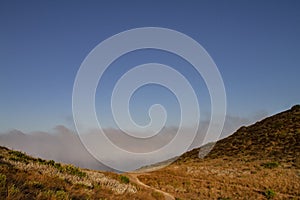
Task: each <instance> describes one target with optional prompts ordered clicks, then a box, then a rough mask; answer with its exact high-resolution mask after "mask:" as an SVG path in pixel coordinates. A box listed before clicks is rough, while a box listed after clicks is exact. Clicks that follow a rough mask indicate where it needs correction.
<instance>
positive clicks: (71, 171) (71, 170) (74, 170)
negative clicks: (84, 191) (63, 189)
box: [63, 165, 86, 178]
mask: <svg viewBox="0 0 300 200" xmlns="http://www.w3.org/2000/svg"><path fill="white" fill-rule="evenodd" d="M63 171H65V172H67V173H68V174H71V175H75V176H78V177H80V178H81V177H85V176H86V173H85V172H82V171H80V169H79V168H78V167H74V166H73V165H66V166H65V167H64V168H63Z"/></svg>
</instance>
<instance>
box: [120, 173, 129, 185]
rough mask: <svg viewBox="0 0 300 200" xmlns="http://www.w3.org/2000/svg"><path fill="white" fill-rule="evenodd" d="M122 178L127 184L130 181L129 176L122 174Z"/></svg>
mask: <svg viewBox="0 0 300 200" xmlns="http://www.w3.org/2000/svg"><path fill="white" fill-rule="evenodd" d="M120 180H121V182H122V183H126V184H128V183H129V178H128V177H127V176H123V175H121V176H120Z"/></svg>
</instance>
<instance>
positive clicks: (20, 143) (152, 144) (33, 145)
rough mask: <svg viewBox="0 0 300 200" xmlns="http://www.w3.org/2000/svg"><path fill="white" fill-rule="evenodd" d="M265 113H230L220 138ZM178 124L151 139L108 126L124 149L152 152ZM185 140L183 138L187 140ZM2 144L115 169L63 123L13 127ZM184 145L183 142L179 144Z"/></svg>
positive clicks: (3, 136) (201, 133)
mask: <svg viewBox="0 0 300 200" xmlns="http://www.w3.org/2000/svg"><path fill="white" fill-rule="evenodd" d="M262 117H265V114H264V116H255V118H253V119H245V118H239V117H233V116H227V117H226V121H225V125H224V129H223V132H222V134H221V136H220V138H224V137H226V136H228V135H230V134H231V133H233V132H234V131H235V130H237V129H238V128H239V127H240V126H243V125H248V124H250V123H253V122H255V121H256V120H258V119H261V118H262ZM207 127H208V122H202V123H201V124H200V127H199V130H198V134H197V137H196V138H195V140H194V142H193V144H192V145H191V146H190V148H189V149H193V148H196V147H199V146H200V145H201V144H202V142H203V140H204V136H205V133H206V130H207ZM176 132H177V128H176V127H167V128H163V130H162V131H161V133H160V134H159V135H157V136H155V137H153V138H151V139H150V140H148V141H143V140H141V139H132V138H131V137H129V136H128V135H126V134H124V133H123V132H121V131H120V130H117V129H105V133H106V135H107V136H108V137H109V139H110V140H111V141H112V142H113V143H114V144H116V145H117V146H119V147H120V148H122V149H126V150H128V151H131V152H139V153H141V152H144V153H145V152H148V151H153V150H155V149H158V148H160V147H163V146H164V145H165V144H167V143H168V142H170V141H171V140H172V138H173V137H174V136H175V135H176ZM97 134H99V133H98V132H97V131H96V130H94V131H91V132H89V133H87V134H86V135H85V137H87V138H90V139H91V140H92V139H93V138H94V137H93V136H95V135H97ZM186 134H189V130H188V128H187V129H186ZM97 142H98V143H99V145H98V147H99V149H97V150H98V151H100V152H101V153H103V155H105V156H106V157H107V159H111V158H110V152H106V151H105V149H102V148H101V141H97ZM184 142H185V141H182V143H184ZM0 145H1V146H6V147H8V148H11V149H14V150H20V151H24V152H26V153H28V154H30V155H32V156H34V157H41V158H44V159H49V160H55V161H56V162H63V163H71V164H74V165H76V166H79V167H83V168H90V169H97V170H106V171H113V170H112V169H110V168H109V167H107V166H105V165H104V164H102V163H100V162H99V161H97V160H96V159H95V158H94V157H93V156H92V155H91V154H90V153H89V152H88V151H87V150H86V148H85V147H84V145H83V144H82V142H81V140H80V138H79V136H78V135H77V133H76V132H75V131H73V130H71V129H68V128H67V127H65V126H63V125H59V126H56V127H55V128H54V129H53V131H52V132H31V133H23V132H21V131H19V130H12V131H9V132H5V133H2V134H0ZM178 145H181V144H178ZM171 156H172V153H170V154H165V155H161V157H160V158H157V159H158V160H160V161H163V160H167V159H169V158H170V157H171ZM118 159H122V160H123V162H124V165H129V166H130V165H132V166H135V165H136V163H133V162H134V161H130V163H128V160H127V158H125V157H120V158H118ZM136 162H137V163H139V164H140V165H141V166H142V165H148V164H152V161H151V160H142V161H141V160H139V161H136Z"/></svg>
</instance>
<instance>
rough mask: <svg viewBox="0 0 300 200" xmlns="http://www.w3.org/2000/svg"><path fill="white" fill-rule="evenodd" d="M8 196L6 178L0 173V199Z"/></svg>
mask: <svg viewBox="0 0 300 200" xmlns="http://www.w3.org/2000/svg"><path fill="white" fill-rule="evenodd" d="M5 195H6V176H5V175H4V174H1V173H0V197H1V196H5Z"/></svg>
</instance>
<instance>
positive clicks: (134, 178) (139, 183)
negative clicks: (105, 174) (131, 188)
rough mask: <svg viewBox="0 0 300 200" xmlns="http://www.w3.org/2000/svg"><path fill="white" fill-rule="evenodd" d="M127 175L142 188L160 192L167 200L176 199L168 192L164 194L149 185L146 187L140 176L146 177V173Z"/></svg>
mask: <svg viewBox="0 0 300 200" xmlns="http://www.w3.org/2000/svg"><path fill="white" fill-rule="evenodd" d="M126 175H127V176H128V177H129V179H130V181H131V182H133V183H136V184H138V185H140V186H142V187H145V188H148V189H151V190H153V191H156V192H159V193H161V194H163V195H164V197H165V199H166V200H175V197H174V196H173V195H171V194H169V193H167V192H164V191H162V190H159V189H156V188H154V187H151V186H149V185H146V184H145V183H143V182H141V181H140V180H139V178H138V176H139V175H145V173H127V174H126Z"/></svg>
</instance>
